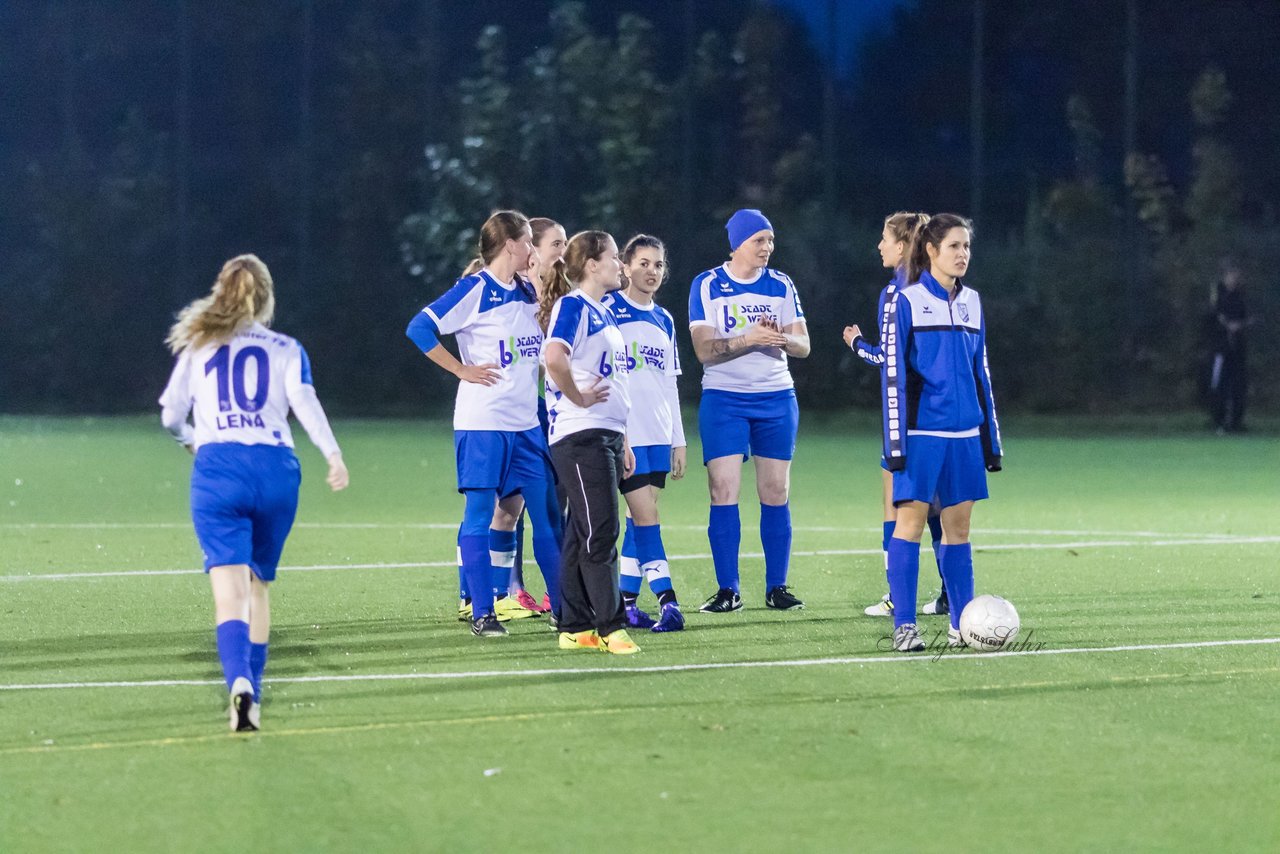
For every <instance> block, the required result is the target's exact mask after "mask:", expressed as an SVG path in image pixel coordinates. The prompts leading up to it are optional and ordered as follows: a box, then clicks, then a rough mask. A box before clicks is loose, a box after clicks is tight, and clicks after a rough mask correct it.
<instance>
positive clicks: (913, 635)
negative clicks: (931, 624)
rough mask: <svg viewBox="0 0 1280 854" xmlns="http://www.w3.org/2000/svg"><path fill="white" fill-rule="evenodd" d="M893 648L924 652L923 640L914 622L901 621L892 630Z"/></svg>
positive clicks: (902, 650) (901, 650) (900, 650)
mask: <svg viewBox="0 0 1280 854" xmlns="http://www.w3.org/2000/svg"><path fill="white" fill-rule="evenodd" d="M893 648H894V650H896V651H897V652H924V641H923V640H921V638H920V632H918V631H917V630H916V624H915V623H903V624H902V625H900V626H898V627H897V628H896V629H894V630H893Z"/></svg>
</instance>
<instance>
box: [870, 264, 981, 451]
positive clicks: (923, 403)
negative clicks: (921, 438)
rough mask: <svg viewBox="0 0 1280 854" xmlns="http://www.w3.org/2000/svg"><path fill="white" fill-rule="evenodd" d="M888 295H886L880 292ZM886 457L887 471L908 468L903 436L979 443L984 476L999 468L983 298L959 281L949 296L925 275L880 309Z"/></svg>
mask: <svg viewBox="0 0 1280 854" xmlns="http://www.w3.org/2000/svg"><path fill="white" fill-rule="evenodd" d="M886 290H888V289H887V288H886ZM886 312H887V314H886V322H885V331H884V332H882V336H881V339H880V344H881V349H882V350H883V355H884V374H883V382H882V384H881V385H882V389H881V393H882V395H883V403H884V407H883V413H884V415H883V417H884V457H885V460H886V461H887V464H888V467H889V470H890V471H900V470H902V469H903V468H904V467H905V466H906V460H907V457H906V453H907V442H906V439H907V436H908V435H910V434H926V435H932V436H944V437H954V438H963V437H967V436H981V437H982V451H983V456H984V458H985V462H986V466H987V469H988V470H990V471H998V470H999V468H1000V457H1001V453H1002V452H1001V448H1000V426H999V422H998V421H997V420H996V404H995V398H994V397H993V396H992V393H991V372H990V370H989V369H988V367H987V325H986V319H985V318H984V316H983V313H982V299H981V298H980V297H979V296H978V292H977V291H975V290H974V289H973V288H970V287H967V286H966V285H965V284H964V283H963V282H960V281H957V282H956V288H955V292H954V295H952V296H951V297H950V298H948V294H947V290H946V288H944V287H942V285H940V284H938V281H937V280H936V279H934V278H933V276H932V275H930V273H929V272H928V271H927V270H926V271H925V272H924V273H923V274H922V275H921V277H920V281H919V282H916V283H915V284H912V285H907V286H906V287H904V288H902V289H900V290H899V291H898V292H897V294H895V295H894V296H893V298H892V300H891V301H890V303H889V305H888V307H887V309H886Z"/></svg>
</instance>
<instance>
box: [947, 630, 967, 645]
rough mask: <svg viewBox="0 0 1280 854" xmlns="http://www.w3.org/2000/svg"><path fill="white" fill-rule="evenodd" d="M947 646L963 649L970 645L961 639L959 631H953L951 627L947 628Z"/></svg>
mask: <svg viewBox="0 0 1280 854" xmlns="http://www.w3.org/2000/svg"><path fill="white" fill-rule="evenodd" d="M947 646H949V647H953V648H959V649H963V648H964V647H966V646H968V644H967V643H965V642H964V638H963V637H961V635H960V630H959V629H953V628H951V626H947Z"/></svg>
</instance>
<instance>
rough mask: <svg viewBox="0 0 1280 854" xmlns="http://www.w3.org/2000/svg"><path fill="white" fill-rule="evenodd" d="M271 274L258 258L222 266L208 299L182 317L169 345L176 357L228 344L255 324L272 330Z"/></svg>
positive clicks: (167, 341) (244, 258)
mask: <svg viewBox="0 0 1280 854" xmlns="http://www.w3.org/2000/svg"><path fill="white" fill-rule="evenodd" d="M275 307H276V303H275V289H274V285H273V283H272V281H271V271H269V270H268V269H267V265H266V264H264V263H262V260H261V259H259V258H258V256H257V255H237V256H236V257H235V258H232V259H231V260H230V261H228V262H227V263H225V264H223V265H222V272H220V273H219V274H218V278H217V280H216V281H214V283H213V288H212V290H210V292H209V295H208V296H204V297H201V298H200V299H198V300H196V301H195V302H192V303H191V304H190V305H188V306H187V307H186V308H184V309H183V310H182V311H180V312H179V313H178V321H177V323H175V324H173V327H172V328H171V329H170V330H169V335H168V337H167V338H165V344H167V345H168V346H169V349H170V350H172V351H173V352H174V353H175V354H176V353H180V352H182V351H183V350H186V349H188V348H190V349H193V350H194V349H197V348H199V347H203V346H204V345H205V344H208V343H211V342H215V341H228V340H230V339H231V338H233V337H235V336H236V335H238V334H239V333H241V332H243V331H244V330H246V329H248V328H249V327H250V326H252V325H253V323H254V322H255V321H257V322H258V323H261V324H263V325H264V326H269V325H270V324H271V317H272V316H273V315H274V314H275Z"/></svg>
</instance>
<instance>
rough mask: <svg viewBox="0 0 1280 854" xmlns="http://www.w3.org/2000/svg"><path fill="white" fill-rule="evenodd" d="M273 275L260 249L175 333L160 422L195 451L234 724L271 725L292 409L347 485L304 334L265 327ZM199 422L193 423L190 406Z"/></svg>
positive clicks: (290, 512)
mask: <svg viewBox="0 0 1280 854" xmlns="http://www.w3.org/2000/svg"><path fill="white" fill-rule="evenodd" d="M274 311H275V294H274V289H273V286H272V282H271V273H270V272H269V271H268V270H267V265H266V264H263V263H262V261H261V260H259V259H258V257H257V256H256V255H239V256H237V257H235V258H232V259H231V260H230V261H228V262H227V263H226V264H224V265H223V267H222V272H220V273H219V274H218V278H217V281H215V282H214V283H213V290H212V292H211V293H210V294H209V295H208V296H206V297H202V298H201V299H198V300H196V301H195V302H193V303H191V304H190V305H188V306H187V307H186V308H184V309H183V310H182V312H181V313H180V314H179V315H178V321H177V323H175V324H174V325H173V328H172V329H170V330H169V337H168V338H167V339H166V342H165V343H167V344H168V345H169V347H170V349H171V350H172V351H173V352H174V354H175V355H176V356H177V357H178V358H177V363H176V364H175V365H174V368H173V373H172V374H171V375H170V377H169V384H168V386H166V387H165V390H164V393H163V394H162V395H161V396H160V406H161V414H160V420H161V422H162V423H163V424H164V426H165V428H166V429H167V430H168V431H169V432H170V433H171V434H173V437H174V438H175V439H177V440H178V442H179V443H181V444H182V446H183V447H184V448H186V449H187V450H188V451H191V452H192V453H194V454H195V464H194V466H193V467H192V469H191V519H192V522H194V523H195V529H196V539H197V540H199V541H200V548H201V549H202V550H203V551H204V568H205V572H207V573H209V583H210V585H211V587H212V588H213V604H214V614H215V621H216V623H217V638H218V658H219V659H220V660H221V662H222V675H223V676H224V677H225V678H226V681H227V690H228V691H230V693H231V704H230V722H231V729H233V730H235V731H252V730H257V729H259V728H260V726H261V723H262V707H261V703H262V673H263V671H264V670H265V669H266V666H267V644H268V641H269V639H270V634H271V597H270V595H269V593H268V585H269V584H270V583H271V582H272V581H274V580H275V577H276V567H277V566H278V565H279V563H280V554H281V552H282V551H283V550H284V542H285V538H286V537H288V536H289V529H290V528H292V527H293V517H294V515H295V514H296V513H297V510H298V484H299V483H300V482H301V479H302V474H301V469H300V468H299V466H298V458H297V457H296V456H295V455H294V453H293V436H292V434H291V433H290V431H289V410H290V409H292V410H293V414H294V415H295V416H297V418H298V421H299V422H300V423H301V424H302V426H303V428H304V429H305V430H306V431H307V435H308V436H310V437H311V441H312V442H313V443H314V444H315V446H316V447H317V448H319V449H320V452H321V453H322V454H324V456H325V459H326V460H328V462H329V474H328V478H327V482H328V484H329V486H330V488H332V489H333V490H334V491H335V492H336V491H337V490H340V489H346V487H347V482H348V475H347V467H346V465H345V464H344V463H343V461H342V451H341V450H340V449H339V448H338V442H337V440H336V439H334V437H333V431H332V430H330V429H329V421H328V419H327V418H325V414H324V409H323V408H322V407H321V406H320V401H319V399H318V398H317V397H316V391H315V388H314V387H313V386H312V383H311V362H310V361H308V359H307V353H306V351H305V350H303V349H302V345H300V344H299V343H298V342H297V341H295V340H294V339H292V338H290V337H289V336H287V335H281V334H280V333H279V332H272V331H271V330H270V329H268V328H267V325H268V324H270V323H271V316H272V314H273V313H274ZM193 410H194V413H195V417H194V420H195V426H194V428H193V427H192V425H191V423H189V422H188V421H187V417H188V416H189V415H191V413H192V411H193Z"/></svg>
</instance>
